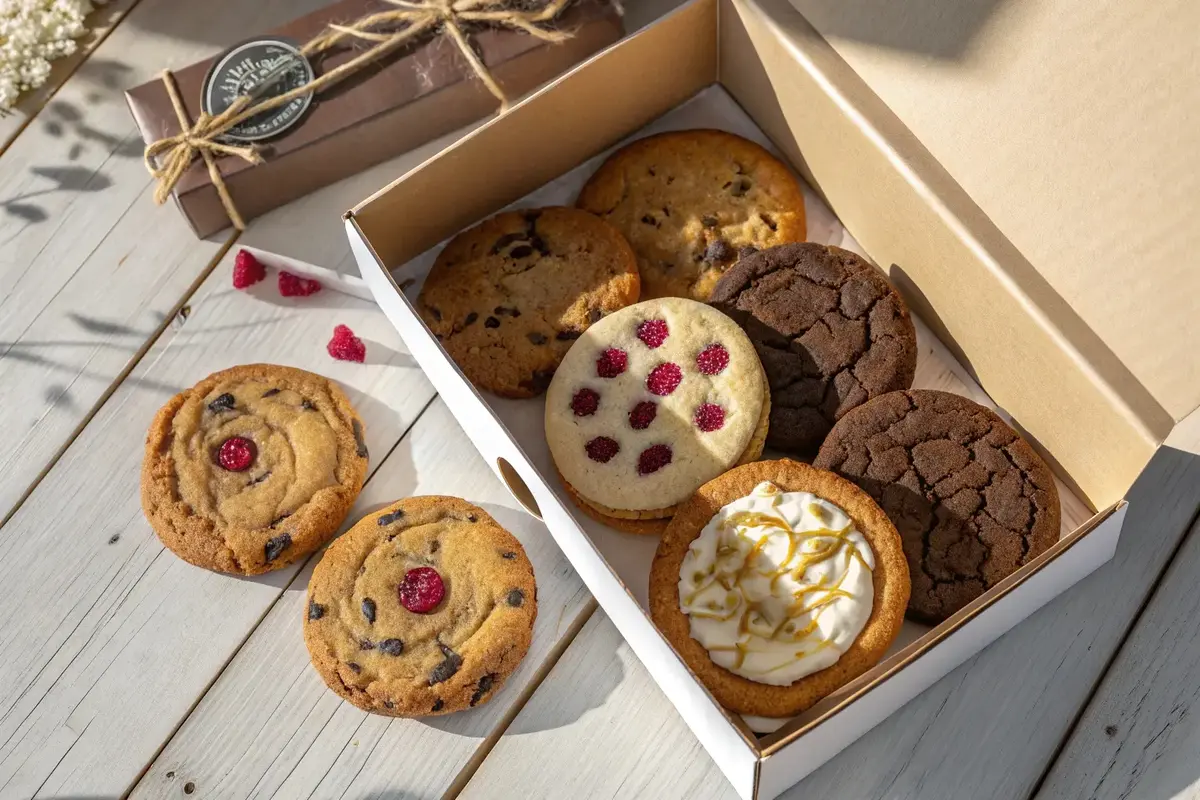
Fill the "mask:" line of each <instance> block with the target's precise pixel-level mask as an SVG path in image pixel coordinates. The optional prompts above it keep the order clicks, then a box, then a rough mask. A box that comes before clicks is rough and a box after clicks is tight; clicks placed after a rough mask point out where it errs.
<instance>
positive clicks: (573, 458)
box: [545, 298, 769, 517]
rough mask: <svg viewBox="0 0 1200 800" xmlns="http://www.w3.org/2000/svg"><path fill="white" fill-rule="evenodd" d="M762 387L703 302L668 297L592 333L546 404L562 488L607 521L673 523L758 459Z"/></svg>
mask: <svg viewBox="0 0 1200 800" xmlns="http://www.w3.org/2000/svg"><path fill="white" fill-rule="evenodd" d="M766 391H767V390H766V380H765V378H764V376H763V371H762V366H761V364H760V363H759V360H758V356H757V354H756V353H755V351H754V347H753V345H751V343H750V340H749V339H748V338H747V336H746V334H745V333H744V332H743V331H742V330H741V328H739V327H738V326H737V325H736V324H735V323H734V322H733V321H732V320H730V319H729V318H728V317H726V316H725V315H724V314H722V313H721V312H719V311H717V310H716V309H713V308H711V307H709V306H707V305H704V304H703V303H697V302H695V301H693V300H685V299H682V298H663V299H659V300H651V301H647V302H644V303H638V304H636V305H633V306H630V307H628V308H625V309H622V310H621V311H618V312H616V313H615V314H612V315H611V316H609V317H606V318H604V319H602V320H600V321H599V322H597V323H595V324H594V325H592V326H591V327H590V328H588V329H587V330H586V331H584V333H583V335H582V336H581V337H580V338H579V340H578V341H577V342H576V343H575V344H574V345H573V346H572V347H571V350H570V351H569V352H568V353H567V355H566V357H565V358H564V359H563V362H562V364H561V366H560V367H559V368H558V371H557V372H556V373H555V376H554V380H553V381H552V382H551V384H550V388H549V390H548V392H547V395H546V418H545V419H546V439H547V441H548V442H549V445H550V452H551V454H552V456H553V457H554V462H555V465H556V466H557V467H558V470H559V472H560V473H561V474H562V476H563V478H564V480H565V481H566V482H567V483H568V484H569V485H570V487H571V488H572V489H573V490H574V492H575V493H577V494H578V495H579V496H580V497H581V498H582V499H583V500H584V501H586V502H588V503H590V504H592V505H593V507H595V508H598V509H599V510H601V511H602V512H605V513H609V514H610V515H611V514H612V512H613V511H618V512H619V511H626V512H629V511H632V512H641V513H649V514H650V515H651V516H659V517H663V516H669V515H670V509H671V507H673V506H674V505H676V504H677V503H680V502H682V501H683V500H686V499H687V498H688V497H689V496H690V495H691V494H692V492H694V491H695V490H696V488H697V487H699V486H700V485H701V484H702V483H704V482H705V481H707V480H711V479H712V478H714V477H716V476H717V475H720V474H721V473H722V472H724V471H725V470H727V469H729V468H730V467H731V466H733V465H735V464H737V463H739V462H740V461H741V460H743V459H744V458H745V457H746V456H747V454H750V457H751V458H757V456H758V454H759V453H761V449H762V441H763V440H764V439H765V435H766V427H765V426H766V415H767V413H768V410H769V398H768V396H767V394H766Z"/></svg>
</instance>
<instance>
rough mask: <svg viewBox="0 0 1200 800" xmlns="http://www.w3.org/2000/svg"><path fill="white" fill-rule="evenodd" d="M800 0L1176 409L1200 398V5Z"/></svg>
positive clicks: (1052, 281) (1161, 399)
mask: <svg viewBox="0 0 1200 800" xmlns="http://www.w3.org/2000/svg"><path fill="white" fill-rule="evenodd" d="M791 5H793V6H794V7H795V8H797V9H798V10H799V11H801V12H802V13H803V14H804V16H805V17H806V18H807V19H808V21H809V22H811V23H812V25H813V26H814V27H815V29H816V30H817V31H818V32H819V33H820V34H821V35H822V36H823V37H824V38H825V39H827V40H828V41H829V43H830V45H831V46H832V48H833V49H834V50H836V51H837V53H838V55H839V56H841V58H842V59H844V60H845V61H846V62H847V63H848V64H849V66H850V67H851V68H852V69H854V70H855V72H856V73H857V74H858V75H859V76H860V77H861V79H862V81H863V82H864V84H865V86H867V87H868V88H869V89H870V90H871V91H872V92H873V93H874V94H876V95H878V96H879V97H880V98H881V99H882V100H883V102H885V103H886V104H887V105H888V106H889V107H890V108H891V109H892V111H893V112H895V114H896V116H897V117H898V118H899V120H900V121H902V122H903V123H904V125H905V126H907V128H908V129H909V130H911V131H912V132H913V134H914V135H915V136H916V137H917V138H919V139H920V140H921V143H922V144H923V145H924V146H925V147H926V148H928V150H929V151H930V153H931V154H932V155H933V156H934V157H935V158H937V159H938V160H939V161H940V162H941V163H942V165H943V166H944V167H945V168H946V170H947V172H948V173H949V174H950V175H951V176H952V177H953V178H954V179H955V180H956V181H957V182H958V183H959V184H960V185H961V186H962V187H963V188H964V189H965V190H966V192H967V193H968V194H969V195H970V197H971V198H972V199H973V200H974V201H975V202H976V203H977V204H978V206H979V208H980V210H981V212H982V213H983V214H986V215H987V216H988V217H989V218H990V219H991V220H992V222H994V223H995V224H996V226H997V227H998V228H999V229H1000V230H1001V231H1003V233H1004V234H1005V235H1006V236H1007V237H1008V238H1009V239H1010V240H1011V242H1012V243H1013V245H1014V247H1015V249H1016V250H1017V251H1019V253H1020V254H1021V256H1022V257H1024V258H1026V259H1028V262H1029V263H1030V264H1031V265H1032V267H1033V269H1035V270H1036V271H1037V272H1038V273H1039V274H1040V275H1041V277H1042V278H1044V279H1045V281H1046V283H1047V284H1048V288H1049V289H1050V290H1052V291H1054V292H1056V293H1057V294H1059V295H1060V296H1061V297H1062V298H1063V300H1064V301H1065V302H1066V303H1067V304H1069V305H1070V306H1071V307H1072V308H1073V309H1074V310H1075V311H1076V312H1077V313H1078V315H1079V317H1080V318H1081V320H1082V321H1083V322H1084V323H1085V324H1086V325H1087V326H1088V327H1090V328H1091V329H1092V330H1093V331H1095V333H1096V335H1097V337H1098V339H1099V340H1100V341H1101V342H1102V343H1103V344H1104V345H1105V346H1107V347H1108V348H1109V349H1110V350H1111V351H1112V353H1113V354H1114V355H1115V356H1116V357H1117V359H1118V360H1120V361H1121V362H1122V363H1123V364H1124V365H1125V366H1126V367H1127V368H1128V369H1129V372H1130V373H1131V378H1132V379H1133V380H1135V381H1136V382H1137V383H1139V384H1140V385H1141V386H1142V387H1144V389H1145V391H1146V392H1147V393H1148V394H1149V395H1150V396H1151V397H1152V398H1153V399H1154V401H1155V402H1156V403H1157V404H1159V405H1160V406H1161V407H1162V408H1163V410H1164V411H1165V412H1166V414H1167V415H1169V416H1170V417H1171V418H1173V419H1174V420H1180V419H1182V418H1183V417H1185V416H1187V415H1188V414H1189V413H1190V412H1192V411H1193V410H1195V409H1197V407H1198V406H1200V358H1197V357H1196V355H1195V352H1196V346H1197V344H1198V343H1200V316H1198V315H1197V314H1196V313H1195V311H1194V309H1195V308H1196V305H1197V300H1196V298H1197V297H1198V296H1200V268H1198V267H1200V256H1197V252H1198V251H1200V226H1197V225H1196V224H1195V220H1196V219H1197V217H1200V133H1198V132H1197V131H1198V128H1197V120H1200V82H1198V81H1197V80H1196V76H1197V75H1200V48H1198V47H1197V39H1196V31H1197V30H1200V5H1198V4H1196V3H1169V4H1166V5H1165V6H1162V7H1158V6H1156V7H1154V9H1153V11H1151V10H1150V8H1149V7H1146V6H1142V5H1138V4H1118V5H1112V4H1086V3H1084V4H1080V3H1073V2H1070V1H1069V0H1028V1H1027V2H1022V3H1004V2H1000V3H959V4H947V3H915V4H914V3H892V4H878V3H865V2H858V1H856V2H846V3H825V2H819V1H818V0H791Z"/></svg>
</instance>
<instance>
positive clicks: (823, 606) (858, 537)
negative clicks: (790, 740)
mask: <svg viewBox="0 0 1200 800" xmlns="http://www.w3.org/2000/svg"><path fill="white" fill-rule="evenodd" d="M874 568H875V557H874V555H873V554H872V553H871V548H870V545H868V544H867V540H866V538H865V537H864V536H863V535H862V533H860V532H859V531H858V529H857V528H855V527H854V523H853V521H852V520H851V519H850V517H849V516H847V514H846V512H844V511H843V510H842V509H840V508H838V507H837V506H835V505H834V504H833V503H830V502H828V501H827V500H823V499H821V498H820V497H817V496H816V495H814V494H810V493H808V492H781V491H780V490H779V487H777V486H775V484H773V483H771V482H769V481H764V482H763V483H760V484H759V485H758V486H756V487H754V491H753V492H752V493H751V494H750V495H749V496H747V497H741V498H738V499H737V500H734V501H733V502H732V503H729V504H728V505H726V506H724V507H723V508H722V509H721V510H720V511H718V512H717V513H716V515H715V516H714V517H713V518H712V519H711V520H709V522H708V524H707V525H705V526H704V530H702V531H700V535H699V536H697V537H696V539H695V540H694V541H693V542H692V544H691V546H689V547H688V552H687V555H685V556H684V558H683V564H682V566H681V567H680V568H679V603H680V607H681V608H682V609H683V612H684V613H685V614H687V615H688V621H689V623H690V626H691V635H692V638H693V639H695V640H696V641H698V642H699V643H700V644H701V645H703V646H704V648H705V649H706V650H708V654H709V656H710V657H711V658H712V660H713V662H714V663H716V664H717V665H719V666H722V667H724V668H725V669H727V670H729V671H730V672H733V673H734V674H736V675H741V676H742V677H744V678H749V679H750V680H752V681H756V682H758V683H767V684H771V685H773V686H786V685H788V684H790V683H793V682H795V681H797V680H799V679H800V678H803V677H804V676H805V675H811V674H812V673H814V672H817V671H819V670H822V669H825V668H826V667H829V666H831V665H833V664H834V663H836V662H837V660H838V659H839V658H840V657H841V655H842V653H844V652H846V650H847V649H848V648H849V647H850V645H851V644H853V642H854V640H855V639H856V638H858V634H859V633H861V632H862V629H863V627H864V626H865V625H866V624H867V619H868V617H870V616H871V604H872V603H873V601H874V599H875V588H874V584H873V583H872V580H871V570H873V569H874Z"/></svg>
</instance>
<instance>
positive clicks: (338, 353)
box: [325, 325, 367, 364]
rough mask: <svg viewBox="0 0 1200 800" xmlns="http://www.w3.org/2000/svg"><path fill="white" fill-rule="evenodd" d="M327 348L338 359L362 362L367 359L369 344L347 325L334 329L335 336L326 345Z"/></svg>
mask: <svg viewBox="0 0 1200 800" xmlns="http://www.w3.org/2000/svg"><path fill="white" fill-rule="evenodd" d="M325 349H326V350H327V351H329V355H331V356H333V357H334V358H336V359H337V360H338V361H357V362H358V363H359V364H361V363H363V362H364V361H366V359H367V346H366V345H365V344H363V340H362V339H360V338H358V337H357V336H355V335H354V331H352V330H350V329H349V328H347V327H346V326H345V325H338V326H337V327H335V328H334V329H333V338H332V339H330V340H329V344H327V345H325Z"/></svg>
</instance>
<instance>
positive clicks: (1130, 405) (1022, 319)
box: [350, 0, 1172, 508]
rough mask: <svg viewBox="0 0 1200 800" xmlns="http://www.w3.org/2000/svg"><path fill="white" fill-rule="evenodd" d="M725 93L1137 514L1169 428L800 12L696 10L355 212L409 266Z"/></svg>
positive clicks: (996, 383) (735, 3) (1070, 462)
mask: <svg viewBox="0 0 1200 800" xmlns="http://www.w3.org/2000/svg"><path fill="white" fill-rule="evenodd" d="M718 6H719V11H720V24H719V26H718V24H717V23H718V15H717V13H716V12H717V10H718V9H717V7H718ZM697 42H712V45H713V46H712V47H711V48H707V47H697V46H696V43H697ZM755 53H756V55H755ZM668 63H669V64H670V69H664V65H665V64H668ZM631 64H633V65H636V68H631V67H630V65H631ZM647 76H652V79H648V77H647ZM718 76H719V79H720V81H721V83H722V84H724V86H725V87H726V89H727V90H728V91H729V92H730V93H731V94H732V95H733V96H734V97H735V98H736V99H737V101H738V102H739V103H741V104H742V106H743V107H745V108H746V109H747V110H748V111H749V112H750V113H751V114H752V115H753V116H754V117H755V119H756V120H757V121H758V122H759V124H760V125H761V127H762V128H763V130H764V131H765V132H766V133H767V134H768V135H769V136H770V137H771V138H772V139H773V141H774V142H775V143H776V145H777V146H778V147H779V148H780V149H781V150H782V151H783V152H784V154H785V155H786V156H787V157H788V158H789V159H790V160H791V161H792V163H793V164H794V165H795V166H796V167H797V169H799V170H800V171H801V172H803V173H804V175H805V177H806V178H808V180H809V181H810V182H811V183H812V184H813V186H814V187H816V188H817V189H818V191H820V192H821V193H822V194H823V195H824V196H825V198H826V199H827V201H828V202H829V204H830V206H831V207H832V208H833V210H834V212H835V213H836V214H837V215H838V216H839V217H840V218H841V220H842V222H843V223H844V224H845V226H846V228H847V229H848V230H849V231H850V233H851V234H852V235H854V236H855V237H856V239H857V240H858V241H859V243H860V244H861V245H862V246H863V248H864V249H865V251H866V252H867V253H868V255H870V256H871V257H872V258H873V259H874V260H875V261H876V263H878V264H879V265H880V266H881V267H883V268H885V269H886V270H887V271H888V272H889V273H890V275H891V277H892V280H893V282H895V283H896V284H897V285H898V286H899V288H900V289H901V291H902V292H903V293H904V294H905V296H906V298H907V299H908V300H909V301H910V303H911V304H912V305H913V307H914V310H915V311H916V313H917V314H918V315H919V316H921V318H922V319H923V320H924V321H925V322H926V323H928V324H929V325H931V326H932V327H933V328H934V330H935V331H936V332H937V333H938V335H939V337H940V338H942V340H943V341H944V342H945V343H946V344H947V345H948V346H950V347H951V349H952V350H954V352H955V354H956V356H957V357H958V358H959V360H960V362H961V363H962V364H963V365H964V366H965V367H967V368H968V369H969V370H971V371H972V372H973V374H974V375H975V377H976V378H977V380H978V381H979V383H980V384H981V385H982V386H983V387H984V389H985V390H987V391H988V393H989V394H990V395H991V397H992V398H993V399H994V400H995V402H996V403H997V404H999V405H1000V406H1001V407H1002V408H1004V409H1005V410H1006V411H1007V412H1008V413H1010V414H1011V415H1012V417H1013V419H1014V421H1015V422H1016V423H1017V425H1018V426H1020V427H1021V428H1023V429H1024V431H1025V432H1026V433H1027V435H1028V436H1029V437H1030V438H1031V440H1032V441H1033V443H1034V444H1035V446H1037V447H1038V448H1039V449H1040V451H1041V452H1042V453H1043V455H1045V456H1047V458H1048V459H1049V460H1050V461H1051V462H1052V463H1054V464H1055V465H1056V466H1057V468H1058V472H1059V474H1060V475H1061V476H1064V477H1069V478H1070V479H1071V480H1072V482H1073V483H1074V484H1075V485H1076V487H1077V488H1078V490H1079V491H1080V493H1081V494H1082V495H1083V496H1085V497H1086V498H1087V499H1088V501H1089V502H1090V503H1091V504H1092V506H1093V508H1103V507H1105V506H1108V505H1111V504H1112V503H1114V502H1116V501H1117V500H1119V499H1121V498H1122V497H1123V496H1124V494H1125V492H1126V490H1127V489H1128V488H1129V486H1130V485H1131V484H1132V483H1133V481H1134V479H1135V478H1136V477H1137V475H1138V474H1139V473H1140V472H1141V470H1142V468H1143V467H1144V466H1145V464H1146V462H1147V461H1148V460H1149V459H1150V457H1151V456H1152V455H1153V453H1154V451H1155V449H1156V448H1157V446H1158V444H1159V443H1160V442H1161V441H1162V440H1163V439H1164V438H1165V437H1166V435H1167V433H1169V432H1170V429H1171V426H1172V419H1171V417H1170V415H1169V414H1167V413H1166V412H1165V411H1164V410H1163V409H1162V407H1161V406H1160V405H1159V404H1158V403H1157V402H1155V401H1154V399H1153V398H1152V397H1151V396H1150V395H1149V394H1148V393H1147V392H1146V391H1145V389H1144V387H1142V386H1141V385H1140V384H1138V382H1137V381H1136V380H1134V379H1133V378H1132V376H1131V374H1130V373H1129V371H1128V370H1127V369H1125V367H1124V365H1122V364H1121V362H1120V361H1119V360H1118V359H1116V357H1115V356H1114V355H1113V354H1112V353H1111V351H1109V350H1108V349H1107V348H1105V347H1104V345H1103V343H1102V342H1101V341H1100V340H1099V338H1098V337H1096V336H1095V334H1094V333H1093V332H1092V331H1091V330H1090V329H1089V328H1087V326H1086V325H1084V324H1083V323H1082V322H1081V320H1080V319H1079V317H1078V316H1077V315H1076V314H1074V312H1073V311H1072V310H1071V309H1070V308H1069V306H1067V305H1066V304H1065V303H1064V302H1063V301H1062V300H1061V298H1059V297H1058V296H1057V295H1056V294H1054V292H1053V291H1052V290H1050V287H1049V286H1048V285H1047V284H1046V283H1045V281H1044V280H1042V279H1041V277H1040V276H1039V275H1038V274H1037V272H1036V270H1034V269H1033V268H1032V267H1031V266H1030V265H1029V264H1028V262H1027V261H1025V260H1024V259H1023V258H1022V257H1021V256H1020V254H1019V253H1018V252H1017V251H1016V249H1015V248H1014V247H1013V246H1012V244H1011V243H1010V242H1008V241H1007V239H1005V238H1004V237H1003V235H1001V234H1000V232H999V231H998V230H997V229H996V228H995V226H993V225H992V224H991V223H990V221H989V220H988V219H987V218H986V216H984V215H983V214H982V213H981V212H980V211H979V209H978V208H977V207H976V206H975V205H974V204H973V203H972V202H971V201H970V198H968V197H967V196H966V194H965V193H964V192H963V191H962V189H961V188H960V187H958V186H957V185H956V184H955V183H954V181H953V180H951V179H950V178H949V176H948V175H947V173H946V172H945V170H943V169H942V168H941V167H940V165H939V164H937V162H936V161H935V160H934V159H933V158H932V157H931V156H930V155H929V153H928V152H927V151H926V150H925V149H924V148H923V147H921V145H920V144H919V143H918V142H916V140H915V139H913V137H912V136H911V134H909V132H908V131H907V130H905V129H904V127H903V125H901V124H900V123H899V121H898V120H897V119H896V118H895V116H894V115H892V114H891V113H890V112H889V111H888V110H887V108H886V107H885V106H883V104H882V103H881V102H880V101H879V100H878V98H877V97H875V96H874V95H873V94H872V93H871V92H870V91H869V90H868V89H867V88H866V86H865V85H864V84H863V83H862V82H861V80H859V79H858V78H857V76H855V75H854V73H853V72H852V71H851V70H850V69H849V68H848V67H847V66H846V64H845V63H844V62H843V61H842V60H841V59H840V58H839V57H838V56H837V54H836V53H835V52H834V51H833V50H832V49H831V48H830V47H829V46H828V44H827V43H826V42H825V41H824V40H823V39H822V38H821V37H820V36H819V35H817V34H816V33H815V31H813V29H812V28H811V27H810V26H809V25H808V24H807V23H806V22H805V21H804V19H803V18H802V17H801V15H800V14H799V13H798V12H796V11H795V9H794V8H792V7H791V6H790V4H788V3H787V2H786V0H762V1H761V2H752V1H751V0H720V2H718V0H696V2H693V3H689V4H687V5H685V6H683V7H681V8H680V9H678V10H676V11H675V12H673V13H672V14H670V15H668V16H667V17H666V18H664V19H663V20H661V21H660V22H659V23H658V24H656V25H654V26H651V27H650V28H647V29H645V30H643V31H640V32H638V33H636V34H634V35H632V36H630V37H628V38H627V39H625V40H624V41H622V42H620V43H618V44H616V45H614V46H613V47H611V48H609V49H608V50H606V51H604V52H602V53H600V54H598V55H596V56H594V57H593V58H592V59H590V60H589V61H587V62H585V63H584V64H583V65H580V66H579V67H577V68H576V69H574V70H572V71H571V72H569V73H567V74H565V75H563V76H562V77H560V78H559V79H558V80H556V81H555V82H553V83H551V84H550V85H548V86H547V87H545V88H544V89H543V90H541V91H540V92H538V93H536V94H534V95H532V96H531V97H529V98H527V99H526V100H524V101H523V102H521V103H519V104H518V105H517V106H515V107H514V108H513V109H512V110H511V111H510V112H509V113H508V114H506V115H504V116H502V117H499V118H497V119H495V120H493V121H492V122H490V123H488V124H487V125H485V126H484V127H482V128H481V129H479V130H478V131H476V132H475V133H474V134H472V135H470V136H468V137H466V138H464V139H463V140H462V141H460V142H459V143H458V144H456V145H455V146H453V147H451V148H449V149H448V150H446V151H444V152H443V153H442V154H440V155H439V156H437V157H435V158H432V159H430V160H429V161H427V162H426V163H425V164H423V165H421V166H420V167H418V168H417V169H415V170H413V171H412V172H410V173H409V174H408V175H406V176H404V177H403V178H401V179H400V180H399V181H397V182H396V183H400V182H403V183H404V184H405V191H403V192H391V191H388V189H390V188H391V187H388V189H385V190H383V191H381V192H379V193H377V194H376V195H374V196H373V197H371V198H369V199H368V200H366V201H364V202H363V203H362V204H360V205H359V206H357V207H356V208H355V209H353V210H352V211H351V212H350V213H351V214H352V215H354V216H355V218H356V221H357V223H358V225H359V227H360V228H361V229H362V231H363V232H364V234H365V235H366V237H367V238H368V239H369V240H370V241H371V243H372V244H373V245H374V247H375V250H376V252H377V254H378V256H379V258H380V259H381V261H382V263H383V264H385V265H387V266H389V267H396V266H399V265H400V264H402V263H404V262H406V261H408V260H409V259H410V258H413V257H414V256H416V255H418V254H419V253H421V252H423V251H425V250H426V249H428V248H430V247H432V246H434V245H435V244H437V243H438V242H440V241H442V240H444V239H446V238H447V237H449V236H451V235H453V234H454V233H456V232H457V231H459V230H460V229H462V228H464V227H466V226H468V225H470V224H472V223H474V222H475V221H477V220H478V219H480V218H482V217H484V216H486V215H488V214H491V213H493V212H495V211H496V210H497V209H499V208H501V207H503V206H504V205H506V204H508V203H510V202H512V201H514V200H516V199H518V198H520V197H522V196H524V195H525V194H527V193H528V192H530V191H532V190H533V189H534V188H536V187H538V186H540V185H542V184H544V183H546V182H547V181H549V180H551V179H552V178H554V177H556V176H557V175H559V174H560V173H562V172H565V171H566V170H568V169H570V168H571V167H573V166H575V165H576V164H578V163H580V162H582V161H584V160H586V159H587V158H588V157H590V156H592V155H594V154H596V153H598V152H600V151H601V150H603V149H604V148H606V147H608V146H611V145H612V144H614V143H615V142H617V141H619V140H620V139H621V138H622V137H623V136H625V135H627V134H628V133H629V132H630V131H633V130H636V129H638V128H639V127H640V126H642V125H644V124H645V123H646V122H648V121H649V120H651V119H653V118H654V117H656V116H658V115H660V114H662V113H664V112H665V111H667V110H668V109H670V108H671V107H673V106H674V105H677V104H678V103H680V102H682V101H683V100H685V99H686V98H688V97H689V96H691V95H692V94H694V93H695V92H696V91H698V90H699V89H701V88H703V87H704V86H706V85H708V84H710V83H712V82H713V81H714V80H717V79H718ZM608 97H613V98H616V97H620V98H621V99H622V102H620V103H615V102H614V103H611V104H609V103H606V102H605V98H608ZM583 98H586V100H584V99H583ZM535 130H536V131H539V132H540V133H539V135H538V136H533V135H531V133H532V132H533V131H535ZM547 132H549V134H547ZM485 133H486V136H484V134H485ZM546 142H551V143H553V144H552V146H550V147H547V146H546V144H545V143H546ZM806 156H807V158H806ZM395 185H396V184H393V186H395ZM864 187H869V190H867V191H864ZM464 197H466V198H470V201H469V202H466V203H464V202H463V198H464ZM914 226H916V227H918V228H919V229H921V230H922V232H923V234H924V235H923V236H912V234H911V231H912V228H913V227H914ZM1062 420H1071V424H1069V425H1064V424H1062Z"/></svg>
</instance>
